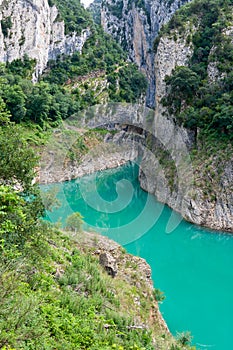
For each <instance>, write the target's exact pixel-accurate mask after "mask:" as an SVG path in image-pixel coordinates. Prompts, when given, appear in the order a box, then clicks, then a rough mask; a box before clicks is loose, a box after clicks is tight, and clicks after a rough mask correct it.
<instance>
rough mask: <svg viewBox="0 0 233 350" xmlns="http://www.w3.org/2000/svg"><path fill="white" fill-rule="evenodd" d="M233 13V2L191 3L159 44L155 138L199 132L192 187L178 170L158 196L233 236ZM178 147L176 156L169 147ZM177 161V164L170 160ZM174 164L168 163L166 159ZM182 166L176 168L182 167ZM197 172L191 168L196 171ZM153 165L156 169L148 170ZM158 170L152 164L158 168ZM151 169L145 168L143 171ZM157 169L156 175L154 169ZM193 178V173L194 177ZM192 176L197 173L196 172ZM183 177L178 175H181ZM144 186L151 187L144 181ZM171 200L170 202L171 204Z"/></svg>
mask: <svg viewBox="0 0 233 350" xmlns="http://www.w3.org/2000/svg"><path fill="white" fill-rule="evenodd" d="M232 15H233V8H232V2H231V1H220V0H219V1H217V0H216V1H212V2H209V1H205V0H201V1H200V0H199V1H193V2H191V3H190V4H187V5H185V6H184V7H183V8H182V9H181V10H179V11H178V12H177V13H176V14H175V16H174V17H173V18H172V20H171V21H170V22H169V23H168V24H167V25H166V26H164V27H163V29H162V30H161V32H160V34H159V37H158V38H157V39H156V40H155V43H154V50H155V52H156V56H155V76H156V109H155V123H154V134H155V135H157V136H158V135H162V132H163V131H162V129H161V127H160V126H161V125H163V126H164V127H165V125H167V126H166V128H167V130H169V128H171V127H172V128H173V129H174V127H175V128H176V129H177V130H180V132H181V133H182V129H184V127H185V128H186V130H188V131H189V132H191V133H193V134H194V135H195V142H194V143H193V145H192V149H191V150H188V153H187V152H186V153H187V155H188V154H189V157H190V160H189V162H187V165H188V167H189V170H190V169H192V170H191V172H188V171H187V170H186V176H188V177H189V178H190V180H189V181H190V182H189V186H188V187H189V188H186V190H185V191H184V192H182V191H181V190H180V189H179V184H180V183H181V182H182V181H183V179H181V177H183V178H185V175H183V176H179V175H178V174H177V172H175V173H173V176H172V181H170V182H172V184H173V185H172V186H170V188H169V187H168V185H166V184H164V182H163V181H162V182H161V176H162V175H158V177H157V178H156V176H155V175H152V178H153V180H151V182H152V183H153V182H154V183H157V182H158V183H160V184H161V183H163V184H164V185H163V186H161V187H160V188H158V187H157V188H156V189H153V190H152V192H153V191H154V193H155V194H156V195H157V196H158V198H160V199H161V200H163V201H164V200H165V201H166V202H167V203H168V204H169V205H170V206H171V207H173V208H174V209H176V210H178V211H180V212H181V213H182V214H183V216H184V217H186V218H187V219H188V220H190V221H192V222H195V223H197V224H201V225H206V226H209V227H212V228H217V229H225V230H230V231H233V197H232V189H233V177H232V176H233V159H232V135H233V129H232V125H233V124H232V123H233V109H232V108H233V104H232V101H233V95H232V68H231V67H232V64H233V55H232V49H233V41H232V25H233V22H232ZM169 135H170V133H169V132H168V131H167V132H166V133H163V141H164V145H165V146H166V147H167V150H168V151H169V152H170V154H172V157H173V160H174V161H175V162H176V159H177V155H178V154H177V152H175V153H174V152H173V151H174V149H175V148H177V147H179V146H178V144H176V142H174V139H173V140H172V138H170V139H169ZM172 143H174V149H173V151H171V149H170V148H169V147H170V144H172ZM170 162H171V159H170ZM168 164H169V162H168ZM176 165H177V164H176ZM191 167H192V168H191ZM149 168H150V167H149ZM157 168H158V166H157V165H156V164H154V170H155V169H157ZM146 169H147V171H149V170H150V169H148V167H146V166H145V165H144V168H143V170H144V171H146ZM150 171H151V170H150ZM188 174H189V175H188ZM190 174H191V175H190ZM179 177H180V178H179ZM141 183H142V186H143V187H144V188H147V189H148V190H150V188H148V187H147V186H146V185H144V183H143V175H142V182H141ZM165 198H166V199H165Z"/></svg>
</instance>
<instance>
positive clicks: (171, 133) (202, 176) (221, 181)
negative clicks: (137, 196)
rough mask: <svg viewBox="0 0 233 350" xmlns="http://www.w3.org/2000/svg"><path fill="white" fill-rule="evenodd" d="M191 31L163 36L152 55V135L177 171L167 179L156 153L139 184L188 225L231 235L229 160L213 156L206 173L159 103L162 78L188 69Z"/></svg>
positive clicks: (185, 134)
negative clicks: (179, 215)
mask: <svg viewBox="0 0 233 350" xmlns="http://www.w3.org/2000/svg"><path fill="white" fill-rule="evenodd" d="M194 31H195V29H194V28H190V27H186V30H185V31H183V33H182V34H181V35H179V34H178V32H173V33H170V35H165V36H163V37H162V38H161V40H160V42H159V45H158V48H157V53H156V56H155V78H156V95H155V100H156V108H155V116H154V126H153V135H154V136H155V139H159V140H160V142H161V143H162V145H163V147H164V149H165V150H166V151H167V152H168V154H169V155H170V157H171V159H172V162H173V165H174V167H175V171H174V174H173V179H172V181H171V174H169V176H170V178H169V176H168V177H167V176H166V169H165V167H164V165H163V166H161V162H160V159H159V157H158V152H157V154H156V156H155V155H153V154H152V155H151V154H149V155H148V154H145V155H144V157H143V160H142V163H141V171H140V176H139V180H140V183H141V187H142V188H143V189H145V190H146V191H148V192H150V193H153V194H154V195H155V196H156V197H157V198H158V200H160V201H161V202H164V203H167V204H168V205H169V206H170V207H171V208H173V209H175V210H176V211H178V212H180V213H181V214H182V216H183V217H184V218H186V219H187V220H188V221H191V222H193V223H195V224H198V225H203V226H207V227H210V228H213V229H218V230H226V231H231V232H233V157H232V159H230V160H228V161H227V162H226V161H222V162H219V161H217V155H216V157H212V158H211V159H209V160H208V161H209V162H210V164H211V169H209V170H208V171H207V170H206V168H207V165H206V164H205V162H204V160H203V163H202V160H201V159H197V158H196V159H195V158H193V157H191V155H190V150H191V148H192V143H193V142H194V139H195V135H194V134H192V132H190V131H188V130H187V129H185V128H182V127H179V126H178V125H177V124H176V123H175V118H173V116H171V115H168V112H167V110H166V109H165V107H163V105H162V103H161V99H162V98H163V97H166V84H165V76H166V75H171V73H172V69H173V68H175V67H176V66H180V65H182V66H184V65H187V63H188V59H189V58H190V56H191V55H192V51H193V47H192V45H191V44H187V41H186V37H187V36H188V35H189V34H190V32H194ZM174 38H175V39H174ZM152 148H153V147H152ZM154 148H156V145H155V146H154ZM152 151H153V149H152ZM168 166H169V164H168ZM220 168H221V169H222V170H221V173H220V175H219V169H220ZM171 182H172V183H171Z"/></svg>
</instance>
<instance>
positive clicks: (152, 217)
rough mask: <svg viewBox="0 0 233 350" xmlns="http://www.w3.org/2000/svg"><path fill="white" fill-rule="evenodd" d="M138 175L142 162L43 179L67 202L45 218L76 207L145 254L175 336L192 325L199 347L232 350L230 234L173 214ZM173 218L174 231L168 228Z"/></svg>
mask: <svg viewBox="0 0 233 350" xmlns="http://www.w3.org/2000/svg"><path fill="white" fill-rule="evenodd" d="M137 175H138V167H137V166H136V165H132V164H128V165H125V166H123V167H121V168H118V169H115V170H107V171H104V172H100V173H95V174H93V175H89V176H85V177H84V178H82V179H78V180H74V181H70V182H65V183H61V184H57V185H50V186H42V189H43V190H45V189H47V188H51V187H52V186H56V187H57V189H58V191H59V192H58V195H57V197H58V198H59V199H60V200H61V202H62V206H61V207H60V208H59V209H56V210H54V211H53V212H52V213H48V217H47V219H48V220H50V221H52V222H57V221H59V220H60V221H61V222H62V223H63V224H64V223H65V219H66V217H67V216H68V215H70V214H72V213H73V212H74V211H79V212H80V213H81V214H82V215H83V217H84V220H85V226H86V227H87V228H88V227H89V228H91V229H95V230H96V231H98V232H101V233H102V234H103V235H106V236H108V237H110V238H112V239H114V240H116V241H117V242H119V243H120V244H122V245H124V246H125V248H126V249H127V251H128V252H129V253H132V254H134V255H139V256H141V257H143V258H145V259H146V260H147V262H148V263H149V264H150V266H151V268H152V278H153V281H154V285H155V287H156V288H159V289H160V290H162V291H163V292H164V294H165V296H166V299H165V300H164V301H163V303H162V304H161V305H160V310H161V312H162V314H163V316H164V318H165V320H166V322H167V324H168V327H169V329H170V330H171V332H172V333H173V334H174V335H175V334H176V333H177V332H182V331H187V330H188V331H190V332H191V334H192V335H193V343H194V344H196V346H197V348H198V349H212V350H230V349H233V235H229V234H223V233H216V232H212V231H209V230H206V229H202V228H199V227H197V226H195V225H192V224H189V223H187V222H185V221H183V220H181V217H180V216H179V215H178V214H176V213H174V212H173V218H172V219H171V213H172V210H171V209H169V208H168V207H167V206H164V205H162V204H160V203H158V202H157V201H156V199H155V198H154V196H151V195H149V194H147V193H145V192H144V191H142V190H141V189H140V187H139V183H138V181H137ZM169 220H170V223H171V225H172V228H173V230H172V231H171V233H166V231H167V230H166V227H167V223H168V222H169ZM171 220H172V221H171ZM178 223H179V225H178ZM170 227H171V226H170Z"/></svg>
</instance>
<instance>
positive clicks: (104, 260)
mask: <svg viewBox="0 0 233 350" xmlns="http://www.w3.org/2000/svg"><path fill="white" fill-rule="evenodd" d="M99 262H100V265H101V266H103V268H104V269H105V270H106V271H107V273H108V274H109V275H110V276H112V277H115V276H116V274H117V263H116V259H115V258H114V257H113V256H112V255H111V254H110V253H106V252H103V253H100V255H99Z"/></svg>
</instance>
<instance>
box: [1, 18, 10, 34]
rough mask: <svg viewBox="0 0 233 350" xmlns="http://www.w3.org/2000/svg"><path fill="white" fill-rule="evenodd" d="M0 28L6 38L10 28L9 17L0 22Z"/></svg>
mask: <svg viewBox="0 0 233 350" xmlns="http://www.w3.org/2000/svg"><path fill="white" fill-rule="evenodd" d="M1 27H2V33H3V35H4V37H7V36H8V30H9V29H11V28H12V21H11V16H8V17H5V18H3V19H2V20H1Z"/></svg>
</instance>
